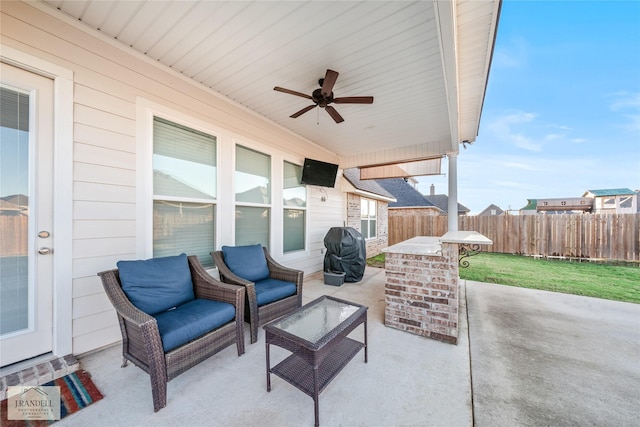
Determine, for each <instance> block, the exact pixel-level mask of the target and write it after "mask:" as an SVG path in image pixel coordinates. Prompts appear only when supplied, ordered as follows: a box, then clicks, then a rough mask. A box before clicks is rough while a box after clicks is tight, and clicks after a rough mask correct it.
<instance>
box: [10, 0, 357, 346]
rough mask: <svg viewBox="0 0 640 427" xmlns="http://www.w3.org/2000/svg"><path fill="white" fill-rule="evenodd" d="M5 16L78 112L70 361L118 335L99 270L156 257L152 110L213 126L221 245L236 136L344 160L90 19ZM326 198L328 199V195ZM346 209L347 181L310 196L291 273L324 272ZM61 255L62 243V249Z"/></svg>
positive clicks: (227, 230) (229, 223)
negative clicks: (301, 247)
mask: <svg viewBox="0 0 640 427" xmlns="http://www.w3.org/2000/svg"><path fill="white" fill-rule="evenodd" d="M0 14H1V17H2V23H3V25H2V27H1V28H0V31H1V32H2V43H3V46H4V45H7V46H9V47H13V48H14V49H20V50H21V51H22V52H25V53H26V54H29V55H32V56H34V57H40V58H42V59H43V60H48V61H55V63H56V65H57V66H59V67H64V68H66V69H68V70H70V71H71V73H72V76H71V77H72V78H73V82H72V85H73V109H72V111H71V109H70V113H69V114H67V115H66V116H67V117H73V123H72V124H71V123H70V125H69V127H68V128H69V129H68V131H69V133H70V134H71V135H72V137H70V138H68V141H69V145H71V144H73V150H71V149H69V158H68V162H69V164H70V165H71V167H69V168H67V170H68V173H69V174H70V175H71V174H72V180H73V190H72V188H71V186H70V188H69V189H68V191H66V193H65V194H66V195H68V197H69V198H70V199H71V200H70V202H69V206H68V215H66V218H70V220H69V221H70V225H69V227H67V228H66V229H65V232H67V233H68V236H70V237H69V239H70V243H69V245H70V246H72V250H71V249H70V250H69V257H70V258H71V259H70V260H69V266H68V268H65V269H63V270H64V271H69V272H70V273H69V280H68V281H67V282H69V283H71V284H72V293H73V299H72V303H71V302H69V304H68V305H69V310H68V312H70V313H71V314H70V316H72V323H73V331H72V351H69V352H72V353H73V354H82V353H85V352H88V351H91V350H95V349H97V348H100V347H102V346H106V345H109V344H113V343H115V342H117V341H118V340H120V339H121V336H120V332H119V327H118V323H117V320H116V317H115V314H114V310H113V306H112V305H111V303H110V302H109V300H108V298H107V296H106V295H105V293H104V290H103V289H102V285H101V283H100V279H99V277H98V276H97V273H98V272H99V271H103V270H107V269H112V268H115V266H116V262H117V261H119V260H124V259H143V258H149V257H151V256H153V253H152V241H153V239H152V230H151V227H150V226H149V224H148V222H149V219H150V218H151V213H152V204H150V203H151V201H152V199H153V193H152V187H151V185H150V184H151V183H150V182H149V177H150V176H151V169H150V168H151V159H152V156H151V153H149V152H148V151H149V150H151V149H152V145H153V144H152V143H153V140H152V128H153V123H152V118H149V119H147V118H145V116H144V114H146V113H149V111H150V110H151V108H150V107H149V106H150V105H151V106H154V108H155V106H160V107H162V109H163V112H164V110H166V111H169V112H171V114H163V117H165V118H166V119H168V120H172V119H173V118H174V117H175V118H176V121H177V118H180V119H182V118H185V120H180V123H182V122H183V121H184V122H189V123H191V122H196V123H198V125H199V126H198V127H197V130H199V131H204V132H206V133H210V132H209V129H215V130H216V136H217V137H218V145H219V147H218V150H219V158H218V163H219V166H220V169H221V170H219V171H218V179H219V180H220V184H219V190H220V192H219V194H217V199H216V206H217V209H216V220H215V221H216V237H215V239H216V242H215V246H216V248H219V247H220V246H221V245H223V244H227V245H228V244H234V241H233V239H234V227H233V224H234V215H235V207H236V204H235V199H234V193H233V188H232V185H231V183H232V182H233V175H234V162H233V160H234V150H235V148H234V141H235V140H240V141H246V142H247V144H246V145H247V146H251V147H254V146H255V147H260V148H259V149H260V151H261V152H264V153H267V154H269V155H270V156H271V159H272V164H273V165H278V164H281V163H282V162H283V161H284V160H285V159H286V160H289V161H291V162H294V163H301V162H302V160H303V159H304V158H305V157H310V158H315V159H319V160H323V161H327V162H332V163H338V161H339V159H338V158H337V157H336V156H334V155H332V154H331V153H328V152H327V151H325V150H324V149H322V148H320V147H319V146H317V145H315V144H312V143H309V142H308V141H307V140H305V139H302V138H299V137H297V136H295V135H294V134H293V133H291V132H289V131H287V130H285V129H284V128H282V127H281V126H278V125H274V124H270V123H269V122H268V121H266V120H264V119H263V118H261V117H258V116H257V115H255V114H253V113H250V112H247V110H246V109H245V108H244V107H242V106H239V105H237V104H235V103H233V102H232V101H230V100H228V99H225V98H224V97H222V96H220V95H219V94H216V93H213V92H212V91H211V90H209V89H207V88H205V87H204V86H201V85H199V84H197V83H195V82H193V81H190V80H188V79H187V78H186V77H185V76H182V75H180V74H179V73H176V72H173V71H171V70H169V69H165V68H161V67H160V66H158V65H157V64H156V63H155V61H152V60H150V59H149V58H147V57H144V56H142V55H131V54H129V53H127V52H125V51H124V49H123V48H120V47H119V45H118V42H116V41H113V40H110V39H107V38H106V37H101V36H100V35H99V34H98V35H88V34H87V33H86V32H85V31H83V30H82V28H83V27H82V26H83V24H82V23H77V22H75V21H74V20H71V19H69V20H64V19H62V20H60V19H55V18H53V17H51V16H50V15H48V14H47V13H45V12H43V11H42V10H41V7H39V6H38V5H37V4H32V3H27V2H3V3H2V10H1V11H0ZM32 23H37V25H38V26H35V25H34V24H32ZM5 24H6V25H5ZM5 52H6V51H4V50H3V55H4V54H5ZM38 66H39V64H35V65H34V67H36V68H37V67H38ZM71 73H70V74H71ZM65 114H66V113H65ZM71 141H72V142H71ZM145 150H146V151H145ZM71 152H72V157H71ZM147 163H148V164H147ZM145 168H147V169H145ZM278 169H279V167H278ZM278 169H276V166H274V170H273V175H274V176H273V178H274V182H273V186H274V187H275V186H276V185H277V188H278V189H280V188H282V183H281V180H282V177H281V175H282V172H281V171H279V170H278ZM141 171H142V172H141ZM61 172H64V171H61ZM279 175H280V176H279ZM143 176H144V177H146V178H143ZM276 178H277V179H278V180H279V181H278V182H277V183H276V181H275V179H276ZM279 191H280V190H279ZM323 191H324V190H323ZM324 195H326V196H327V198H326V201H322V200H321V197H322V196H324ZM145 203H147V204H150V205H149V206H147V205H145ZM272 203H273V210H272V219H271V225H272V227H273V229H272V234H273V236H274V238H273V239H272V242H273V243H274V245H273V246H274V248H273V249H274V250H273V251H272V254H273V255H274V256H275V257H276V258H280V259H281V260H282V259H283V250H282V247H281V246H282V245H281V243H278V245H276V244H275V243H276V242H279V241H280V240H281V236H282V225H280V224H282V212H283V207H282V205H281V196H280V195H279V196H278V197H277V198H276V197H275V193H274V194H273V200H272ZM344 203H345V201H344V196H343V195H342V193H341V192H340V188H339V185H337V188H335V189H326V191H325V192H324V193H323V192H321V191H320V189H319V188H317V187H316V188H309V189H308V201H307V222H308V224H307V232H308V234H307V236H306V239H307V248H306V252H295V253H292V254H287V255H286V257H284V259H285V260H286V264H287V265H288V266H290V267H292V268H299V269H301V270H304V271H305V273H311V272H314V271H319V270H321V269H322V259H323V255H322V252H321V250H322V249H323V248H324V245H323V238H324V235H325V234H326V232H327V230H328V229H329V228H330V227H334V226H341V225H342V224H343V222H344V212H345V207H344V206H345V205H344ZM276 207H277V209H276ZM61 218H65V217H64V216H63V217H61ZM147 226H149V230H148V231H146V228H145V227H147ZM63 238H64V237H59V239H63ZM276 246H277V247H276ZM62 253H63V252H62V250H61V251H58V247H56V254H62ZM69 297H70V298H71V292H70V293H69ZM71 306H72V307H73V308H71ZM70 323H71V322H70ZM69 352H66V353H64V354H62V355H65V354H68V353H69Z"/></svg>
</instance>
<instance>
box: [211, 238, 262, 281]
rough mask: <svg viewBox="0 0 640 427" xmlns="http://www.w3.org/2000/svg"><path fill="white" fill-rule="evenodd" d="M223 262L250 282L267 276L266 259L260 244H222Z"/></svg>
mask: <svg viewBox="0 0 640 427" xmlns="http://www.w3.org/2000/svg"><path fill="white" fill-rule="evenodd" d="M222 254H223V255H224V263H225V264H227V267H229V270H231V271H232V272H233V274H235V275H236V276H238V277H242V278H243V279H247V280H249V281H251V282H257V281H258V280H262V279H266V278H268V277H269V267H268V266H267V259H266V258H265V257H264V251H263V249H262V245H260V244H257V245H249V246H223V247H222Z"/></svg>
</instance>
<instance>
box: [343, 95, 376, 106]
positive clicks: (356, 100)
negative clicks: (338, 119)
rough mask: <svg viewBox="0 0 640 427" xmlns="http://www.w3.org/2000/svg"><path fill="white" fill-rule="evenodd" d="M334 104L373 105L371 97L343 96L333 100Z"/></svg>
mask: <svg viewBox="0 0 640 427" xmlns="http://www.w3.org/2000/svg"><path fill="white" fill-rule="evenodd" d="M333 102H335V103H336V104H373V96H345V97H342V98H334V99H333Z"/></svg>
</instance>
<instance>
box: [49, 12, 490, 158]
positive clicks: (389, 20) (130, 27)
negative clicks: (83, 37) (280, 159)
mask: <svg viewBox="0 0 640 427" xmlns="http://www.w3.org/2000/svg"><path fill="white" fill-rule="evenodd" d="M43 2H44V3H46V4H48V5H50V6H52V7H53V8H56V9H58V11H59V12H55V13H60V12H62V13H65V14H67V15H69V16H71V17H73V18H74V19H76V20H78V21H80V22H82V23H84V24H86V26H87V28H89V27H90V28H91V29H92V31H98V32H100V33H102V34H104V35H106V36H108V37H110V38H113V39H115V40H117V41H119V42H121V43H122V45H123V46H125V47H126V48H128V49H132V50H136V51H138V52H140V53H142V54H144V55H146V56H148V57H149V58H152V59H153V60H156V61H157V62H158V63H160V64H162V65H164V66H166V67H170V68H171V69H173V70H175V71H176V72H179V73H182V74H183V75H185V76H187V77H189V78H191V79H193V80H194V81H196V82H198V83H200V84H202V85H204V86H206V87H208V88H211V89H213V90H215V91H217V92H219V93H221V94H223V95H225V96H227V97H228V98H230V99H232V100H233V101H235V102H237V103H239V104H241V105H243V106H245V107H247V108H248V109H250V110H253V111H255V112H257V113H258V114H260V115H262V116H264V117H266V118H267V119H269V120H271V121H273V122H275V123H277V124H279V125H281V126H283V127H285V128H287V129H290V130H291V131H292V132H294V133H296V134H299V135H301V136H303V137H305V138H306V139H308V140H311V141H313V142H315V143H317V144H319V145H321V146H323V147H325V148H326V149H328V150H329V151H331V152H334V153H337V154H338V155H339V156H340V158H341V166H342V167H352V166H360V165H371V164H380V163H389V162H395V161H406V160H414V159H420V158H427V157H432V156H437V155H442V154H446V153H450V152H457V151H458V149H459V143H460V142H461V141H464V140H468V141H474V140H475V138H476V135H477V130H478V127H479V121H480V115H481V110H482V104H483V101H484V94H485V88H486V84H487V79H488V73H489V65H490V62H491V55H492V53H493V42H494V39H495V35H496V30H497V22H498V16H499V10H500V0H466V1H465V0H457V1H456V0H443V1H434V0H426V1H137V0H131V1H104V0H90V1H77V0H73V1H67V0H43ZM328 68H330V69H333V70H335V71H338V72H339V73H340V75H339V77H338V79H337V82H336V84H335V86H334V89H333V92H334V96H336V97H348V96H373V97H374V98H375V100H374V103H373V104H371V105H366V104H339V105H337V104H333V106H334V107H335V108H336V109H337V110H338V112H339V113H340V114H341V115H342V116H343V117H344V119H345V121H344V122H342V123H339V124H336V123H335V122H334V121H333V120H332V119H331V117H330V116H329V114H328V113H327V112H326V111H323V110H322V109H320V108H316V109H314V110H311V111H309V112H307V113H305V114H303V115H302V116H300V117H298V118H295V119H292V118H290V117H289V116H290V115H291V114H293V113H294V112H296V111H298V110H300V109H302V108H304V107H306V106H308V105H311V104H312V101H310V100H308V99H305V98H302V97H298V96H293V95H290V94H286V93H281V92H276V91H274V90H273V88H274V86H281V87H284V88H287V89H291V90H295V91H297V92H302V93H305V94H311V92H312V91H313V90H314V89H316V88H318V87H319V85H318V79H319V78H321V77H324V74H325V72H326V70H327V69H328Z"/></svg>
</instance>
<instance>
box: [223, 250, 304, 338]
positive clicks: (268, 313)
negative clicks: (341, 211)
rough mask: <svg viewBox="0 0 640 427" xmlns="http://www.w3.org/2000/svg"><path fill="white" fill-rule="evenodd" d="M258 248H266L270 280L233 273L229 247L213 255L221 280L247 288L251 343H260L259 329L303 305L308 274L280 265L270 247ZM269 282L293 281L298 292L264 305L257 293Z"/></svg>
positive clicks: (246, 306)
mask: <svg viewBox="0 0 640 427" xmlns="http://www.w3.org/2000/svg"><path fill="white" fill-rule="evenodd" d="M254 246H258V247H260V248H261V249H262V251H261V252H262V254H263V255H264V260H265V261H266V265H267V268H268V270H269V271H268V277H266V278H265V280H254V281H252V280H248V279H246V278H243V277H240V276H239V275H237V274H236V273H234V271H232V269H231V268H229V266H228V265H227V263H226V262H225V255H224V252H223V251H224V250H225V247H223V251H214V252H211V256H212V257H213V261H214V263H215V264H216V266H217V267H218V271H219V273H220V280H222V281H223V282H225V283H229V284H234V285H242V286H244V287H245V288H246V294H245V295H246V299H245V315H244V317H245V321H247V322H249V325H250V328H249V329H250V331H251V344H253V343H255V342H256V341H257V340H258V328H259V327H260V326H262V325H264V324H265V323H267V322H269V321H271V320H273V319H276V318H278V317H280V316H284V315H285V314H288V313H290V312H292V311H294V310H295V309H296V308H299V307H300V306H302V280H303V275H304V273H303V272H302V271H300V270H294V269H291V268H287V267H284V266H283V265H280V264H279V263H278V262H276V261H275V260H274V259H273V258H272V257H271V255H269V251H268V250H267V248H264V247H261V246H260V245H254ZM245 248H249V246H246V247H245ZM254 253H255V252H254ZM243 261H244V262H247V263H249V260H247V259H244V260H243ZM236 271H237V269H236ZM269 280H271V281H273V280H277V281H283V282H291V283H293V284H295V292H294V293H293V294H292V295H289V296H286V297H283V298H281V299H278V300H276V301H272V302H268V303H265V304H261V303H260V302H259V301H258V299H259V298H258V296H257V293H260V286H261V285H262V284H263V283H264V282H265V281H269ZM256 286H258V288H259V289H258V292H256Z"/></svg>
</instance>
